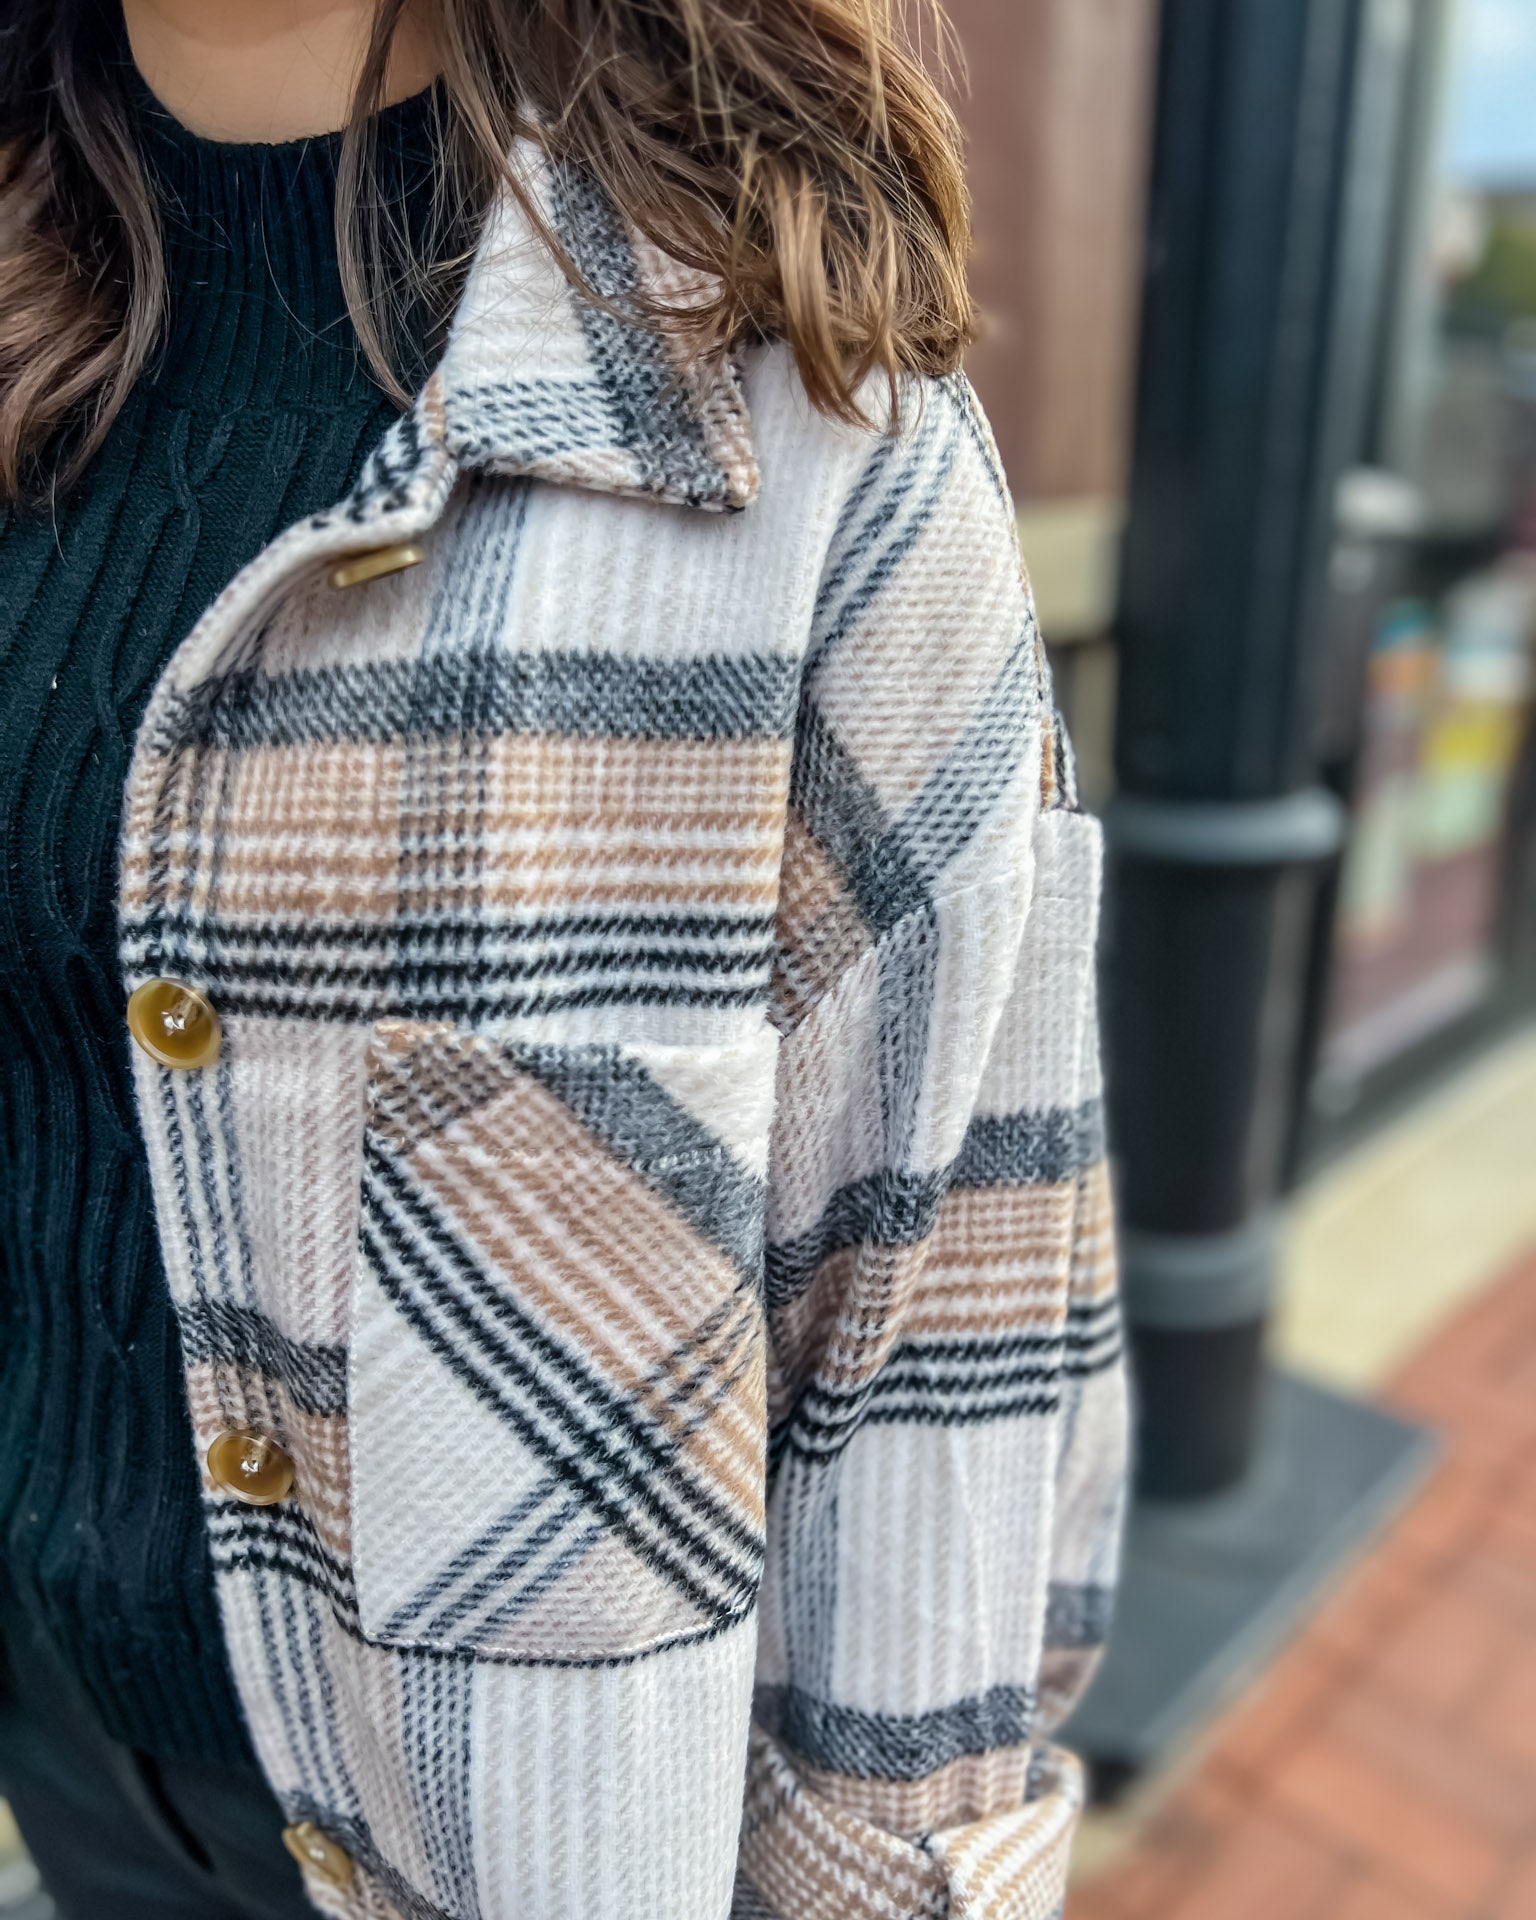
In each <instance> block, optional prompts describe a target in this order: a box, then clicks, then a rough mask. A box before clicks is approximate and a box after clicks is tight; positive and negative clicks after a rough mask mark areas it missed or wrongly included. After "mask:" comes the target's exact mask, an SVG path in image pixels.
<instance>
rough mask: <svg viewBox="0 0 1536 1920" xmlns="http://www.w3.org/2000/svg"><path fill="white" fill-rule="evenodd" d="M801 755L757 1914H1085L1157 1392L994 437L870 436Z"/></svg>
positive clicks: (819, 621) (789, 896) (1078, 818)
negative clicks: (1140, 1389)
mask: <svg viewBox="0 0 1536 1920" xmlns="http://www.w3.org/2000/svg"><path fill="white" fill-rule="evenodd" d="M872 446H873V450H872V452H871V455H870V458H869V461H868V464H867V466H866V468H865V470H864V472H863V473H862V475H861V477H860V479H859V481H858V484H857V485H856V487H855V488H854V489H853V492H852V494H851V497H850V499H849V501H848V504H847V507H846V509H845V510H844V512H843V515H842V519H841V522H840V524H839V528H838V534H837V538H836V541H835V543H834V546H833V551H832V553H831V555H830V557H829V560H828V564H827V569H826V572H825V575H824V577H823V581H822V586H821V595H820V600H819V603H818V607H817V615H816V626H815V632H814V634H813V637H812V642H811V648H810V652H809V655H808V659H807V664H806V671H805V677H804V683H803V694H802V700H801V706H800V711H799V716H798V720H797V723H796V738H795V746H794V771H793V776H792V798H791V808H790V818H789V824H788V829H787V839H786V845H785V852H784V863H783V875H782V887H781V904H780V912H779V928H778V967H777V978H776V1009H777V1020H778V1025H779V1030H780V1036H781V1038H780V1055H779V1074H778V1105H777V1112H776V1119H775V1132H774V1139H773V1146H772V1152H771V1157H770V1174H769V1197H768V1253H767V1282H766V1284H767V1306H768V1320H769V1335H770V1353H771V1359H770V1421H771V1456H770V1488H769V1508H768V1561H767V1571H766V1575H765V1579H764V1585H763V1590H762V1602H761V1625H760V1651H759V1656H758V1666H757V1683H756V1695H755V1709H754V1729H753V1736H752V1746H751V1754H750V1760H749V1771H748V1782H747V1797H746V1810H745V1818H744V1823H743V1829H742V1841H741V1851H740V1859H739V1872H738V1882H737V1894H736V1904H735V1909H734V1912H735V1916H736V1920H875V1917H876V1916H880V1920H909V1917H911V1916H925V1917H927V1916H931V1917H932V1920H942V1917H943V1916H946V1915H953V1916H956V1917H957V1920H958V1916H962V1915H963V1916H966V1917H967V1920H1051V1917H1052V1916H1054V1915H1056V1914H1057V1913H1058V1911H1059V1908H1060V1904H1061V1900H1062V1897H1063V1890H1064V1885H1065V1873H1066V1860H1067V1852H1068V1849H1069V1846H1070V1842H1071V1836H1072V1831H1073V1828H1074V1826H1075V1822H1076V1815H1077V1811H1078V1807H1079V1802H1080V1797H1081V1796H1080V1789H1079V1778H1078V1770H1077V1767H1076V1764H1075V1762H1073V1761H1072V1760H1071V1759H1070V1758H1069V1757H1068V1756H1067V1755H1065V1754H1064V1753H1062V1752H1060V1751H1059V1750H1057V1749H1055V1748H1053V1747H1052V1746H1051V1745H1050V1744H1049V1739H1048V1735H1049V1732H1050V1730H1051V1728H1052V1727H1053V1726H1055V1725H1056V1724H1057V1723H1058V1722H1059V1721H1060V1719H1061V1718H1062V1717H1063V1716H1064V1714H1065V1712H1066V1711H1067V1709H1068V1708H1069V1706H1070V1705H1071V1704H1072V1702H1073V1701H1074V1700H1075V1698H1076V1696H1077V1694H1078V1693H1079V1691H1080V1690H1081V1688H1082V1686H1083V1684H1084V1683H1085V1681H1086V1679H1087V1677H1088V1674H1089V1672H1090V1671H1091V1667H1092V1663H1093V1660H1094V1657H1095V1654H1096V1651H1097V1649H1098V1648H1099V1646H1100V1644H1101V1643H1102V1640H1103V1636H1104V1632H1105V1628H1106V1624H1107V1613H1108V1603H1109V1595H1110V1592H1111V1588H1112V1585H1113V1580H1114V1574H1115V1564H1116V1558H1117V1552H1118V1537H1119V1528H1120V1519H1121V1507H1122V1498H1123V1485H1124V1456H1125V1398H1124V1390H1123V1377H1122V1371H1121V1362H1120V1336H1119V1318H1118V1310H1117V1304H1116V1294H1115V1273H1114V1259H1113V1243H1112V1233H1111V1224H1110V1210H1109V1201H1108V1192H1107V1181H1106V1176H1105V1169H1104V1159H1103V1144H1102V1125H1101V1115H1100V1085H1099V1065H1098V1047H1097V1032H1096V1020H1095V1012H1094V995H1093V953H1094V941H1095V932H1096V921H1097V905H1098V890H1099V839H1098V829H1097V827H1096V825H1095V824H1094V823H1093V822H1092V821H1091V820H1089V819H1088V818H1087V817H1086V816H1085V815H1083V814H1081V813H1080V812H1078V811H1077V807H1076V798H1075V792H1074V788H1073V781H1072V771H1071V762H1070V754H1069V750H1068V748H1067V745H1066V742H1065V739H1064V738H1063V735H1062V733H1061V729H1060V726H1059V723H1058V721H1057V719H1056V717H1055V715H1054V712H1053V709H1052V706H1051V699H1050V690H1049V683H1048V678H1047V673H1046V668H1045V663H1044V656H1043V653H1042V650H1041V648H1040V645H1039V639H1038V635H1037V632H1036V628H1035V622H1034V617H1033V610H1032V607H1031V604H1030V599H1029V592H1028V587H1027V584H1026V582H1025V580H1024V577H1023V572H1022V568H1021V566H1020V563H1019V559H1018V553H1017V548H1016V543H1015V536H1014V528H1013V513H1012V508H1011V505H1010V503H1009V501H1008V498H1007V494H1006V489H1005V488H1004V485H1003V483H1002V480H1001V476H1000V473H999V471H998V467H997V461H996V456H995V451H994V449H993V447H992V443H991V439H990V435H989V434H988V432H987V429H986V426H985V422H984V421H983V420H982V418H981V416H980V413H979V411H978V409H977V406H976V403H975V400H974V397H973V396H972V395H971V393H970V390H969V388H968V387H967V386H966V385H965V384H964V383H963V382H961V381H953V382H946V383H943V384H934V385H930V386H929V387H927V388H926V389H925V397H924V403H923V405H922V408H921V411H920V412H919V413H918V414H917V416H916V418H915V419H914V420H913V421H912V423H911V424H909V425H908V426H907V427H906V429H905V430H904V431H903V433H902V434H901V436H900V437H899V438H893V439H885V440H881V441H879V442H877V443H872Z"/></svg>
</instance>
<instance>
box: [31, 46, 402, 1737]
mask: <svg viewBox="0 0 1536 1920" xmlns="http://www.w3.org/2000/svg"><path fill="white" fill-rule="evenodd" d="M129 85H130V89H131V97H132V100H133V102H134V107H135V127H136V131H137V132H138V134H139V136H140V140H141V144H142V145H143V147H144V149H145V153H146V158H147V160H148V162H149V171H150V177H151V179H152V181H153V183H154V186H155V190H156V197H157V200H158V204H159V207H160V211H161V224H162V231H163V236H164V251H165V261H166V274H167V285H168V293H169V322H168V327H167V332H166V338H165V341H164V343H163V346H162V349H161V351H160V353H159V355H158V356H157V359H156V362H155V364H154V366H153V369H152V370H151V372H150V374H149V375H148V376H147V377H146V378H145V379H144V380H143V381H141V382H140V384H139V386H138V387H137V389H136V390H135V392H134V394H133V396H132V397H131V399H130V400H129V402H128V405H127V407H126V408H125V409H124V411H123V412H122V413H121V414H120V415H119V416H118V418H117V420H116V422H115V423H114V425H113V428H112V430H111V433H110V435H109V437H108V440H107V443H106V445H105V446H104V447H103V449H102V450H101V452H100V454H99V455H98V456H97V458H96V459H95V460H94V461H93V462H92V464H91V467H90V469H89V471H88V473H87V475H86V476H85V478H84V479H83V480H82V482H81V483H80V484H79V485H78V486H77V487H75V488H74V489H72V490H71V491H70V492H69V493H67V494H65V495H64V496H63V497H62V498H61V500H60V501H59V502H58V503H57V506H56V507H55V508H53V509H52V510H42V509H23V510H18V509H16V508H13V507H0V589H3V591H0V1584H3V1585H4V1586H5V1587H6V1589H7V1592H6V1594H5V1597H4V1599H3V1601H0V1631H3V1630H5V1628H6V1627H7V1625H8V1627H9V1631H10V1634H11V1635H12V1637H17V1638H19V1637H21V1636H22V1635H23V1633H24V1632H25V1634H26V1635H27V1636H29V1637H30V1635H32V1634H35V1633H36V1632H37V1631H39V1630H41V1631H42V1632H44V1633H45V1635H46V1637H47V1640H48V1642H49V1643H50V1644H51V1645H52V1647H53V1649H54V1652H55V1654H56V1655H57V1658H58V1659H59V1660H60V1661H61V1662H62V1663H63V1665H64V1666H65V1667H66V1669H67V1670H69V1671H70V1672H71V1673H72V1675H73V1677H74V1678H75V1679H76V1680H77V1681H78V1682H79V1684H80V1686H81V1687H82V1688H83V1690H84V1691H85V1693H86V1695H87V1697H88V1699H89V1700H90V1702H91V1704H92V1706H93V1708H94V1710H95V1712H96V1715H97V1717H98V1718H99V1720H100V1722H101V1725H102V1728H103V1730H104V1731H105V1732H106V1733H107V1734H108V1735H109V1736H110V1737H111V1738H113V1739H115V1740H119V1741H124V1742H126V1743H127V1744H128V1745H130V1746H132V1747H134V1748H136V1749H138V1750H140V1751H142V1752H147V1753H151V1754H155V1755H158V1756H159V1757H161V1758H166V1759H173V1758H179V1759H185V1760H191V1761H207V1762H219V1763H223V1764H229V1763H235V1762H243V1763H244V1765H245V1766H247V1767H254V1765H255V1761H254V1757H253V1755H252V1754H251V1751H250V1741H249V1738H248V1736H247V1734H246V1731H245V1728H244V1726H243V1724H242V1720H241V1714H240V1708H239V1703H238V1700H237V1698H236V1695H235V1692H234V1688H233V1685H232V1683H231V1680H230V1678H229V1673H228V1669H227V1663H226V1661H225V1657H224V1649H223V1641H222V1637H221V1634H220V1628H219V1615H218V1608H217V1604H216V1602H215V1599H214V1593H213V1577H212V1570H211V1568H210V1566H209V1562H208V1549H207V1545H206V1541H205V1538H204V1528H203V1520H202V1507H201V1497H200V1494H199V1490H198V1480H197V1474H196V1471H195V1467H194V1464H193V1460H192V1451H191V1436H190V1433H189V1431H188V1426H187V1416H186V1397H185V1394H184V1393H183V1391H182V1386H181V1378H182V1363H181V1354H180V1350H179V1347H178V1344H177V1338H176V1322H175V1316H174V1313H173V1311H172V1307H171V1300H170V1295H169V1293H168V1291H167V1289H166V1285H165V1276H164V1273H163V1272H162V1269H161V1261H160V1250H159V1245H158V1242H157V1238H156V1232H155V1220H154V1209H153V1205H152V1203H151V1198H150V1184H149V1170H148V1167H147V1165H146V1163H145V1158H144V1148H143V1143H142V1140H141V1138H140V1134H139V1128H138V1123H137V1119H136V1117H135V1114H134V1108H133V1090H132V1078H131V1075H130V1071H129V1065H128V1041H127V1035H126V1032H125V1030H124V1026H123V1019H122V994H121V988H120V983H119V978H118V966H117V927H116V917H117V913H116V909H117V858H116V856H117V842H118V833H119V828H120V825H121V816H122V804H123V783H124V780H125V778H126V775H127V770H128V760H129V754H130V752H131V749H132V744H133V738H134V733H135V730H136V729H137V726H138V724H139V721H140V718H141V716H142V714H143V711H144V707H145V704H146V703H147V701H148V699H149V696H150V692H151V690H152V688H153V686H154V684H155V681H156V679H157V678H158V677H159V675H160V673H161V672H162V670H163V669H164V667H165V665H166V663H167V661H168V660H169V659H170V656H171V654H172V652H173V651H174V649H175V647H176V646H177V644H178V643H179V642H180V641H181V640H182V639H183V638H184V637H185V636H186V633H187V630H188V628H189V627H190V626H191V625H192V623H193V622H194V621H195V620H196V618H197V616H198V615H199V614H200V613H201V612H202V610H203V608H204V607H205V606H206V605H207V604H208V602H209V600H210V599H212V598H213V596H214V595H215V594H216V593H218V591H219V590H220V589H221V588H222V587H223V586H224V585H225V584H226V583H227V582H228V581H229V579H230V578H231V577H232V576H233V575H234V574H235V573H236V572H237V571H238V570H239V569H240V568H241V567H242V566H244V565H245V564H246V562H247V561H249V560H250V559H251V558H252V557H253V556H254V555H255V554H256V553H258V552H259V551H260V550H261V548H262V547H263V546H264V545H265V544H266V543H267V541H268V540H269V539H270V538H271V537H272V535H273V534H274V533H276V532H277V531H279V530H280V529H281V528H283V527H285V526H287V525H288V524H289V523H290V522H291V521H293V520H294V519H295V518H298V517H301V516H303V515H305V514H307V513H310V512H313V511H315V510H316V509H318V508H320V507H324V506H327V505H329V504H330V503H331V502H332V501H333V500H335V499H336V498H337V496H338V495H339V494H341V493H343V492H345V491H346V489H347V488H348V487H349V486H351V485H352V484H353V482H354V481H355V479H356V476H357V473H358V470H359V468H360V467H361V465H362V463H363V460H364V459H365V457H366V456H367V454H368V452H369V451H370V449H371V448H372V447H373V446H375V445H376V444H377V442H378V440H379V439H380V438H381V436H382V435H383V434H384V433H385V432H386V430H387V429H388V427H389V425H390V424H391V422H392V421H393V420H394V419H395V417H396V414H397V411H398V410H397V409H396V408H395V407H394V406H393V405H392V404H391V403H390V402H389V401H388V400H387V399H386V397H385V396H384V394H383V393H382V392H381V391H380V389H379V388H378V386H377V385H376V384H375V383H374V381H373V380H372V379H371V377H370V376H369V374H368V371H367V368H366V366H365V365H364V363H363V360H362V357H361V354H360V352H359V351H358V348H357V343H356V337H355V335H354V333H353V331H352V327H351V323H350V321H349V320H348V318H347V313H346V303H345V300H344V298H343V295H342V290H341V280H340V274H339V270H338V268H337V263H336V243H335V235H334V215H335V184H336V156H337V151H338V144H339V143H338V142H337V141H336V140H314V141H306V142H303V143H299V144H295V145H292V146H280V147H250V146H226V145H221V144H217V143H214V142H210V141H205V140H199V139H196V138H195V137H194V136H192V135H191V134H189V133H186V132H185V131H184V130H182V129H181V128H180V127H178V126H177V125H176V124H175V122H174V121H172V120H171V119H170V118H169V116H167V115H166V114H165V113H164V112H163V110H161V109H159V108H158V107H157V106H156V104H155V103H154V101H153V100H152V98H151V96H150V95H149V94H148V92H147V90H146V89H145V88H144V87H143V86H142V83H139V82H138V81H137V76H136V75H132V74H131V73H130V77H129ZM429 133H430V116H429V114H428V113H427V111H426V103H425V100H424V99H423V100H419V101H415V102H408V103H405V104H404V105H403V106H401V107H398V108H394V109H392V110H391V111H390V112H389V113H387V114H385V115H384V116H383V118H382V121H381V125H380V140H381V145H382V148H383V151H384V155H385V165H386V167H389V166H391V165H402V164H404V165H406V166H407V167H408V170H409V172H410V175H411V179H412V181H413V182H414V181H417V180H419V181H425V180H426V178H427V176H426V173H425V171H424V170H423V169H422V168H421V166H420V164H419V161H417V160H416V159H414V158H413V156H418V155H426V154H427V153H429V152H430V147H429V137H428V136H429ZM418 203H420V204H421V214H420V215H419V216H417V217H418V218H424V213H425V196H423V195H422V194H421V191H420V186H419V185H418V186H416V189H415V197H414V199H413V200H412V201H411V202H410V205H411V207H412V208H413V209H414V208H415V207H416V205H417V204H418Z"/></svg>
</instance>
